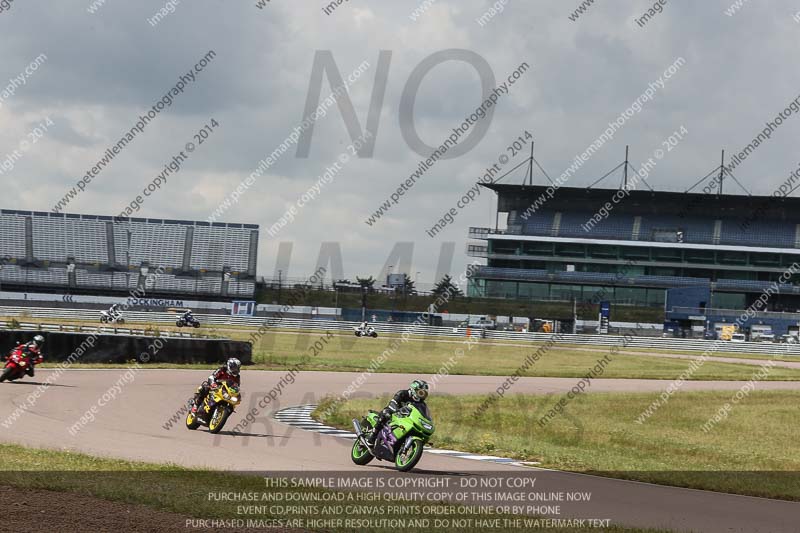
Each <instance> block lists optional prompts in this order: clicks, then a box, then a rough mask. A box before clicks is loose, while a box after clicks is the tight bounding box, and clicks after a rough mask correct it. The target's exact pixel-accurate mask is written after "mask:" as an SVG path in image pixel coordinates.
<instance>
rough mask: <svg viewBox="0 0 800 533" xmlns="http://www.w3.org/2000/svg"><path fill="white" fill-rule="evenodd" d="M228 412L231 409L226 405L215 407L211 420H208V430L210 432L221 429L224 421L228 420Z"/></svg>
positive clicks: (229, 412)
mask: <svg viewBox="0 0 800 533" xmlns="http://www.w3.org/2000/svg"><path fill="white" fill-rule="evenodd" d="M230 414H231V411H230V409H228V408H227V407H217V408H216V409H215V410H214V414H213V415H211V420H209V421H208V431H209V432H210V433H219V432H220V431H222V427H223V426H224V425H225V421H226V420H228V416H229V415H230Z"/></svg>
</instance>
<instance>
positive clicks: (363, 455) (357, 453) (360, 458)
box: [350, 439, 375, 466]
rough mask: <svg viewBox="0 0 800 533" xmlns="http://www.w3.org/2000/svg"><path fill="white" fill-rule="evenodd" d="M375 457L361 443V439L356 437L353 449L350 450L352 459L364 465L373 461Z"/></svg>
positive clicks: (359, 464)
mask: <svg viewBox="0 0 800 533" xmlns="http://www.w3.org/2000/svg"><path fill="white" fill-rule="evenodd" d="M374 458H375V457H374V456H373V455H372V454H371V453H370V451H369V449H368V448H367V447H366V446H364V445H363V444H361V439H356V441H355V442H354V443H353V449H352V450H350V459H352V460H353V462H354V463H355V464H357V465H358V466H364V465H365V464H367V463H369V462H370V461H372V460H373V459H374Z"/></svg>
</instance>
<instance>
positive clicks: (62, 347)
mask: <svg viewBox="0 0 800 533" xmlns="http://www.w3.org/2000/svg"><path fill="white" fill-rule="evenodd" d="M34 334H40V335H43V336H44V337H45V346H44V356H45V361H46V362H61V361H70V363H117V364H125V363H128V362H130V361H134V360H135V361H138V362H139V363H142V364H145V363H175V364H189V363H201V364H218V363H222V362H224V361H225V360H226V359H228V358H229V357H236V358H238V359H239V360H240V361H241V362H242V364H245V365H249V364H252V363H253V352H252V346H251V345H250V343H248V342H243V341H232V340H228V339H191V338H169V337H152V336H143V335H111V334H98V333H91V334H87V333H61V332H52V331H43V332H32V331H24V330H0V346H2V347H4V348H5V347H8V349H9V350H10V349H11V348H12V347H13V346H16V345H17V344H18V343H22V342H28V341H30V340H31V339H32V338H33V335H34Z"/></svg>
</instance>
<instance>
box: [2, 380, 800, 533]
mask: <svg viewBox="0 0 800 533" xmlns="http://www.w3.org/2000/svg"><path fill="white" fill-rule="evenodd" d="M49 372H52V371H51V370H44V369H40V370H39V371H37V375H36V379H35V380H31V379H29V378H25V379H23V380H22V381H21V382H17V383H3V384H0V422H3V421H7V417H8V416H9V415H11V413H12V412H13V411H14V409H15V407H17V406H20V405H22V404H23V403H24V402H25V399H26V398H27V396H28V394H30V393H31V392H33V391H34V390H35V389H36V384H37V383H40V382H41V380H42V379H44V378H46V377H47V375H48V373H49ZM126 372H127V370H126V369H113V370H70V371H67V372H65V373H64V374H63V375H62V376H60V378H59V379H58V380H57V381H55V382H54V383H53V384H52V385H50V386H48V387H47V390H45V391H44V392H43V394H41V396H40V397H39V399H38V400H37V401H36V403H35V405H34V406H33V407H31V408H29V409H27V410H26V411H25V412H24V413H23V414H22V416H20V417H19V418H18V419H17V420H16V421H15V422H13V423H12V425H11V426H9V427H8V428H5V427H4V428H3V429H2V432H1V433H0V435H2V437H1V439H2V441H4V442H13V443H18V444H23V445H28V446H35V447H44V448H52V449H63V450H74V451H81V452H85V453H89V454H93V455H99V456H105V457H117V458H123V459H130V460H141V461H149V462H159V463H175V464H180V465H185V466H197V467H209V468H214V469H225V470H233V471H284V472H298V471H316V472H320V471H328V472H343V471H354V470H355V471H361V472H363V471H364V470H372V471H377V472H381V473H382V474H384V475H387V476H400V475H402V474H399V473H396V472H394V471H393V470H391V469H388V468H381V466H380V465H383V466H386V465H387V464H388V463H374V464H371V465H369V466H367V467H357V466H355V465H354V464H353V463H352V462H351V461H350V458H349V446H350V442H349V441H348V440H346V439H342V438H336V437H332V436H326V435H320V434H319V433H313V432H308V431H304V430H301V429H298V428H294V427H291V426H287V425H284V424H282V423H279V422H277V421H275V420H274V419H272V416H271V415H272V414H273V413H274V412H276V411H278V410H280V409H283V408H286V407H290V406H295V405H303V404H311V403H315V402H317V401H319V399H320V398H322V397H323V396H325V395H327V394H340V393H341V392H342V391H343V390H344V389H346V388H347V387H348V386H349V385H350V384H351V383H352V382H353V381H354V380H355V379H356V378H357V377H358V375H359V374H356V373H344V372H342V373H324V372H302V373H300V374H299V375H298V376H297V377H296V380H295V382H294V383H292V384H289V385H288V386H287V387H286V388H285V389H284V390H283V392H282V394H281V395H280V396H279V397H278V399H277V400H276V401H273V402H270V404H269V405H268V406H267V408H266V409H265V410H264V411H263V412H261V413H259V415H258V416H257V418H256V421H255V422H254V423H253V424H251V425H250V426H248V427H247V428H246V429H245V430H244V431H243V432H242V433H241V434H240V435H234V434H232V433H230V432H228V431H223V432H222V433H221V434H220V435H216V436H213V435H211V434H209V433H207V432H206V431H205V430H203V429H201V430H198V431H188V430H187V429H186V428H185V427H184V425H183V419H182V417H181V418H179V419H178V420H177V422H176V423H175V424H174V426H172V427H171V428H170V429H165V424H166V423H167V422H168V420H169V418H170V417H171V416H172V415H174V414H175V413H176V411H178V410H179V409H180V408H181V407H182V406H183V405H185V402H186V399H187V398H188V397H189V396H190V395H191V393H192V392H193V391H194V388H195V387H196V385H197V383H198V382H200V381H201V380H202V379H203V378H204V377H205V376H207V373H206V372H203V371H197V370H141V371H138V372H136V373H135V379H133V380H132V381H131V382H130V383H127V384H125V385H123V386H122V388H121V391H120V392H119V394H118V396H117V397H116V398H115V399H113V400H111V401H108V402H106V403H105V405H103V406H102V407H99V408H98V409H97V413H96V415H95V420H94V421H93V422H91V423H88V424H87V425H85V426H84V427H82V428H81V429H80V430H79V431H77V433H76V434H74V435H72V434H71V433H70V431H69V428H70V427H71V426H73V424H75V423H76V422H77V421H78V420H79V419H80V417H81V415H83V414H84V413H86V411H87V410H89V409H90V408H92V406H94V405H97V404H98V399H100V398H101V397H102V396H103V395H104V393H106V392H107V390H108V389H109V387H110V386H112V385H113V384H114V383H115V382H117V380H119V379H120V378H121V377H123V375H124V374H125V373H126ZM284 375H285V372H264V371H246V370H245V371H244V373H243V392H244V398H245V401H244V404H243V406H242V408H240V411H241V412H245V411H246V410H247V409H249V408H251V407H253V406H255V405H256V402H257V399H258V398H260V397H261V396H263V395H264V394H265V393H266V392H268V391H269V390H271V389H272V388H273V387H274V386H275V385H276V384H277V382H278V381H279V380H280V379H281V377H282V376H284ZM413 377H417V376H411V375H405V374H373V375H371V376H370V377H369V379H368V380H367V382H366V383H365V384H364V385H363V386H362V387H361V388H360V389H359V393H358V395H357V396H364V397H373V396H376V395H379V394H385V393H387V392H391V391H394V390H397V389H398V388H400V387H402V386H404V384H406V383H408V382H409V381H410V380H411V379H412V378H413ZM504 379H505V377H504V376H449V377H448V378H447V379H445V380H443V381H442V382H440V383H439V386H438V387H437V394H445V393H446V394H467V393H469V394H482V393H485V394H488V393H491V392H492V391H494V390H495V389H496V388H497V386H498V385H499V384H500V383H501V382H502V381H503V380H504ZM575 382H576V379H575V378H521V379H520V380H519V381H518V382H517V383H516V385H515V387H514V389H513V391H514V392H515V393H531V394H542V393H551V392H566V391H567V390H569V388H571V387H572V386H574V385H575ZM120 383H122V382H120ZM669 383H670V381H666V380H636V379H602V380H601V379H598V380H594V381H593V383H592V391H595V392H599V391H617V392H643V391H662V390H664V389H665V388H666V387H667V386H668V385H669ZM739 387H741V382H730V381H713V382H702V381H689V382H686V383H684V385H683V390H736V389H738V388H739ZM759 388H761V389H795V390H796V389H800V382H773V381H770V382H761V383H760V384H759ZM376 407H379V406H376ZM434 418H435V413H434ZM240 419H241V418H240V417H239V413H237V414H234V415H233V417H232V419H231V420H230V422H229V425H228V428H231V429H232V428H233V427H234V425H235V424H236V423H237V422H238V421H239V420H240ZM520 472H524V473H525V474H526V475H528V476H530V477H535V478H536V479H537V487H544V488H545V489H546V490H550V491H553V490H562V491H589V492H591V493H592V495H593V497H592V499H591V501H590V502H581V503H580V505H577V504H576V505H573V506H572V507H570V506H566V507H565V511H564V512H563V513H562V515H563V516H562V517H569V516H574V517H586V518H600V519H602V518H610V519H611V521H612V523H613V524H620V525H629V526H639V527H661V528H665V529H669V530H675V531H687V530H691V531H708V532H728V533H730V532H771V533H776V532H784V531H786V532H789V531H797V530H798V526H797V519H798V517H800V503H794V502H783V501H776V500H768V499H763V498H753V497H747V496H736V495H729V494H720V493H714V492H708V491H697V490H691V489H681V488H673V487H664V486H658V485H651V484H646V483H638V482H630V481H623V480H616V479H609V478H602V477H595V476H587V475H582V474H572V473H565V472H554V471H548V470H543V469H535V468H530V467H527V468H523V467H515V466H507V465H499V464H495V463H487V462H482V461H471V460H467V459H461V458H455V457H448V456H443V455H434V454H427V455H424V456H423V458H422V460H421V461H420V463H419V465H418V467H417V471H416V473H412V474H406V476H408V475H414V476H425V477H435V476H441V475H442V474H447V473H470V474H471V475H475V476H482V475H484V476H485V475H489V474H492V475H495V474H500V475H502V474H510V473H516V474H519V473H520Z"/></svg>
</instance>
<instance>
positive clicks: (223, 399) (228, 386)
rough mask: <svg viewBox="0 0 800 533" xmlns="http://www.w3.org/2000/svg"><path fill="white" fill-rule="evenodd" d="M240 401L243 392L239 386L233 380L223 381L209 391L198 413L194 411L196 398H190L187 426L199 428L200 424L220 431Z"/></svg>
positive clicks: (215, 431)
mask: <svg viewBox="0 0 800 533" xmlns="http://www.w3.org/2000/svg"><path fill="white" fill-rule="evenodd" d="M240 403H242V394H241V392H239V388H238V387H237V386H236V385H234V384H233V383H231V382H227V381H223V382H221V383H220V384H219V385H218V386H217V387H214V388H213V389H211V390H210V391H208V394H206V397H205V399H204V400H203V403H202V405H200V407H198V408H197V413H193V412H192V406H194V400H193V399H192V400H189V414H187V415H186V427H187V428H189V429H197V428H198V427H200V426H207V427H208V431H209V433H219V432H220V431H222V427H223V426H224V425H225V422H226V421H227V420H228V417H229V416H231V414H233V411H234V409H236V406H237V405H239V404H240Z"/></svg>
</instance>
